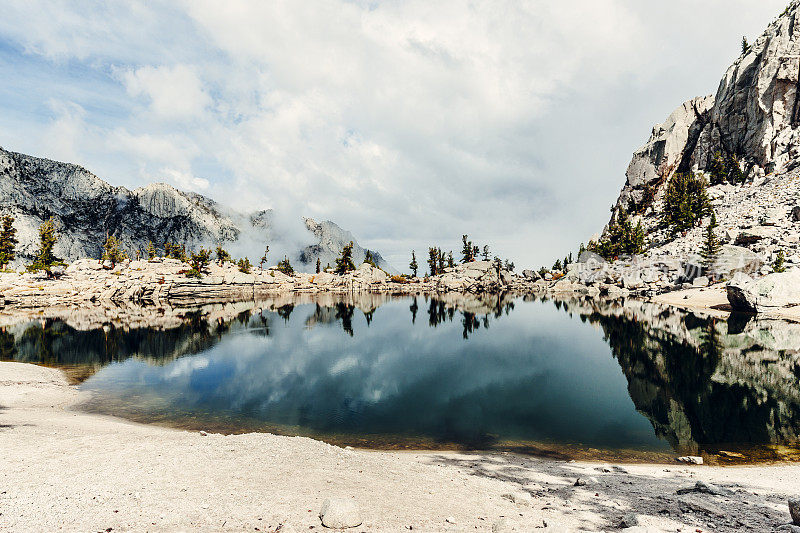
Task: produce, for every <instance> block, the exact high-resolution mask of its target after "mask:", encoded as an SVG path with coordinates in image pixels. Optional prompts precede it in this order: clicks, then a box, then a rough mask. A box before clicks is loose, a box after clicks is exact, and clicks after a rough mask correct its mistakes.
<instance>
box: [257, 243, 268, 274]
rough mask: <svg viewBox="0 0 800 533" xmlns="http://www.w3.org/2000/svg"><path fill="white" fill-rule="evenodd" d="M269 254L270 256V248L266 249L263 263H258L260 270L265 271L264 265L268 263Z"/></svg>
mask: <svg viewBox="0 0 800 533" xmlns="http://www.w3.org/2000/svg"><path fill="white" fill-rule="evenodd" d="M267 254H269V246H267V247H266V248H265V249H264V255H262V256H261V261H260V262H259V263H258V268H260V269H261V270H264V263H266V262H267Z"/></svg>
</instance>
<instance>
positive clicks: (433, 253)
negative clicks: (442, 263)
mask: <svg viewBox="0 0 800 533" xmlns="http://www.w3.org/2000/svg"><path fill="white" fill-rule="evenodd" d="M428 270H429V271H430V273H431V276H435V275H437V274H438V273H439V256H438V254H437V249H436V248H428Z"/></svg>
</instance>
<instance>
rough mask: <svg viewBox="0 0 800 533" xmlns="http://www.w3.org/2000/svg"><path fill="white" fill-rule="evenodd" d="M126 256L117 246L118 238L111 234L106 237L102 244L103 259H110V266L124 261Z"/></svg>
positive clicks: (112, 266)
mask: <svg viewBox="0 0 800 533" xmlns="http://www.w3.org/2000/svg"><path fill="white" fill-rule="evenodd" d="M127 258H128V256H127V254H126V253H125V252H123V251H122V250H120V248H119V239H117V238H116V237H114V236H113V235H109V236H108V237H106V242H105V244H103V257H102V260H103V261H111V268H114V267H115V266H117V263H119V262H121V261H124V260H125V259H127Z"/></svg>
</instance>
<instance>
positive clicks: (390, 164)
mask: <svg viewBox="0 0 800 533" xmlns="http://www.w3.org/2000/svg"><path fill="white" fill-rule="evenodd" d="M786 3H787V1H786V0H760V1H759V2H753V1H752V0H705V1H701V2H698V1H696V0H673V1H672V2H654V1H642V0H573V1H563V2H553V1H551V0H527V1H525V0H518V1H515V2H511V1H505V0H487V1H481V0H474V1H467V0H462V1H451V0H440V1H437V2H430V1H429V0H409V1H395V0H387V1H379V0H374V1H370V0H319V1H317V0H307V1H302V2H299V1H294V2H287V1H282V0H271V1H255V0H254V1H252V2H246V1H238V0H227V1H225V2H219V1H211V0H191V1H186V2H181V1H176V0H173V1H168V2H162V1H158V0H148V1H143V2H136V1H132V0H128V1H124V2H123V1H119V2H106V1H97V2H92V1H89V0H83V1H67V0H64V1H36V0H19V1H17V0H4V1H3V13H2V16H0V79H2V80H3V81H2V82H0V146H2V147H4V148H6V149H9V150H14V151H19V152H24V153H28V154H32V155H38V156H45V157H49V158H51V159H58V160H64V161H70V162H75V163H79V164H81V165H83V166H85V167H87V168H88V169H89V170H91V171H92V172H94V173H95V174H97V175H98V176H100V177H101V178H103V179H105V180H106V181H108V182H110V183H112V184H115V185H125V186H128V187H138V186H141V185H144V184H147V183H150V182H153V181H164V182H167V183H170V184H172V185H174V186H176V187H178V188H182V189H190V190H194V191H197V192H200V193H203V194H206V195H208V196H211V197H213V198H215V199H217V200H219V201H221V202H223V203H226V204H228V205H231V206H233V207H234V208H237V209H240V210H255V209H262V208H266V207H273V208H276V209H278V210H281V211H282V212H286V213H297V214H298V215H301V214H302V215H304V216H311V217H314V218H318V219H330V220H333V221H334V222H336V223H338V224H339V225H340V226H342V227H344V228H346V229H349V230H351V231H353V233H354V234H355V235H356V237H357V238H358V239H359V241H360V242H361V244H363V245H364V246H367V247H370V248H373V249H378V250H380V251H382V252H383V253H384V255H385V256H386V257H387V258H388V259H389V260H390V262H392V263H394V264H395V266H397V267H400V268H405V266H406V265H407V263H408V254H409V250H410V249H412V248H416V249H417V251H418V252H419V251H421V250H423V249H425V248H426V247H427V246H429V245H433V244H438V245H441V246H443V247H444V248H445V249H450V248H452V249H454V250H458V247H459V240H460V236H461V234H462V233H469V234H470V236H471V237H472V238H473V239H474V240H475V241H477V242H478V243H479V244H481V245H482V244H484V243H489V244H490V245H491V246H492V248H493V250H494V251H495V252H496V253H498V254H499V255H501V256H503V257H509V258H511V259H513V260H514V261H515V262H516V264H517V265H518V266H539V265H540V264H542V263H547V264H551V263H552V262H553V260H554V259H555V257H556V256H557V255H561V256H563V255H564V253H565V252H566V251H568V250H570V249H574V248H577V245H578V243H579V242H581V241H585V240H587V239H588V238H589V237H590V236H591V235H592V234H593V233H595V232H597V231H598V230H599V229H601V228H602V226H603V224H604V223H605V222H606V220H607V218H608V214H609V207H610V205H611V204H612V202H613V201H614V200H615V198H616V196H617V193H618V191H619V188H620V187H621V186H622V184H623V182H624V171H625V167H626V166H627V163H628V160H629V159H630V155H631V153H632V152H633V151H634V150H635V149H636V148H637V147H639V146H640V145H642V144H643V143H644V142H645V141H646V140H647V137H648V136H649V133H650V130H651V127H652V125H653V124H655V123H657V122H660V121H662V120H664V119H665V118H666V116H667V115H668V114H669V113H670V112H671V111H672V110H673V109H674V108H676V107H677V106H678V105H679V104H680V103H681V102H683V101H685V100H687V99H689V98H691V97H693V96H698V95H702V94H710V93H713V92H715V91H716V88H717V85H718V83H719V80H720V78H721V77H722V75H723V73H724V71H725V69H726V68H727V66H728V65H729V64H730V63H731V62H732V61H733V60H734V59H735V58H736V57H737V56H738V54H739V49H740V41H741V37H742V35H746V36H748V37H749V38H750V40H751V41H752V40H754V39H755V38H756V37H757V36H758V35H759V34H760V33H761V32H762V31H763V30H764V28H765V27H766V25H767V24H768V23H769V22H770V21H771V20H772V19H773V18H774V17H775V16H777V15H778V14H779V13H780V12H781V11H782V10H783V8H784V7H785V5H786Z"/></svg>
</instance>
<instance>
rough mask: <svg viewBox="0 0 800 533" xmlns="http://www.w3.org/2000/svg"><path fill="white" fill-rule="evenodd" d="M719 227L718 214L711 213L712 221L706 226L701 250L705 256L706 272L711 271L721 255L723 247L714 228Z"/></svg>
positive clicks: (704, 265)
mask: <svg viewBox="0 0 800 533" xmlns="http://www.w3.org/2000/svg"><path fill="white" fill-rule="evenodd" d="M716 227H717V215H716V213H713V212H712V213H711V221H709V223H708V227H707V228H706V232H705V236H704V238H703V247H702V248H701V250H700V256H701V257H702V258H703V268H704V269H705V270H706V272H711V271H712V269H713V268H714V265H715V264H716V262H717V258H718V257H719V251H720V248H721V245H720V242H719V239H718V238H717V234H716V233H714V228H716Z"/></svg>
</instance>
